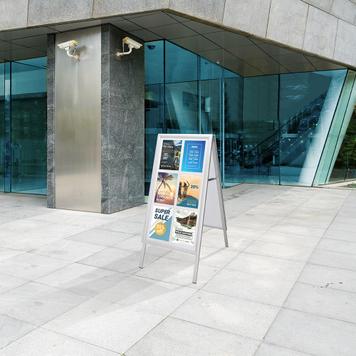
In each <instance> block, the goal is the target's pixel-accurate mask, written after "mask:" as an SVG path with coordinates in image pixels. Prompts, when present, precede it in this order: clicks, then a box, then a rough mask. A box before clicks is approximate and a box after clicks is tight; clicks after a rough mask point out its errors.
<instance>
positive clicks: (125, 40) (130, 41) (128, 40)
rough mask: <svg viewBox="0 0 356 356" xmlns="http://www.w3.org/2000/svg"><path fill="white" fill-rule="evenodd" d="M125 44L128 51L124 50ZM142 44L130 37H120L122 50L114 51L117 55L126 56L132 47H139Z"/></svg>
mask: <svg viewBox="0 0 356 356" xmlns="http://www.w3.org/2000/svg"><path fill="white" fill-rule="evenodd" d="M125 45H126V46H127V47H129V49H128V51H125ZM141 47H142V44H141V43H139V42H137V41H135V40H133V39H132V38H130V37H124V38H123V39H122V52H116V56H117V57H122V56H127V55H128V54H130V53H131V52H132V50H134V49H140V48H141Z"/></svg>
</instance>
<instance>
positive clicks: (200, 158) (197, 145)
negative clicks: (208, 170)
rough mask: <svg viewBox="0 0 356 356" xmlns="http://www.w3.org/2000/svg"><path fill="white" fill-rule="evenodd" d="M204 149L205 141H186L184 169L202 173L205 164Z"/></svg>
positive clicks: (184, 170)
mask: <svg viewBox="0 0 356 356" xmlns="http://www.w3.org/2000/svg"><path fill="white" fill-rule="evenodd" d="M204 151H205V141H185V142H184V153H183V162H182V171H183V172H195V173H201V172H202V171H203V165H204Z"/></svg>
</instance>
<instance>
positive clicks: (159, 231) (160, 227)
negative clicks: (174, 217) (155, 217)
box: [155, 222, 167, 236]
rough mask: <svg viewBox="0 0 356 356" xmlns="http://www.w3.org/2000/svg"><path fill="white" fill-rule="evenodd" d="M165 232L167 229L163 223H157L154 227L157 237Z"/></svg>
mask: <svg viewBox="0 0 356 356" xmlns="http://www.w3.org/2000/svg"><path fill="white" fill-rule="evenodd" d="M166 231H167V228H166V225H165V224H164V223H161V222H159V223H157V224H156V226H155V233H156V234H157V235H158V236H162V235H164V234H165V233H166Z"/></svg>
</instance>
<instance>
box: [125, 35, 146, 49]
mask: <svg viewBox="0 0 356 356" xmlns="http://www.w3.org/2000/svg"><path fill="white" fill-rule="evenodd" d="M122 42H123V43H125V44H127V45H128V46H129V48H131V47H132V48H134V49H140V48H141V47H142V44H141V43H138V42H136V41H135V40H133V39H132V38H130V37H124V38H123V40H122Z"/></svg>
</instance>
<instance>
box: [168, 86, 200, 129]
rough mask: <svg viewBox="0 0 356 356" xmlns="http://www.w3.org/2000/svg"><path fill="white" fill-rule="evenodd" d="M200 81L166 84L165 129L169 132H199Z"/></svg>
mask: <svg viewBox="0 0 356 356" xmlns="http://www.w3.org/2000/svg"><path fill="white" fill-rule="evenodd" d="M198 105H199V97H198V83H197V82H196V81H193V82H182V83H172V84H167V85H166V86H165V129H166V132H167V133H199V121H198V114H199V113H198Z"/></svg>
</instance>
